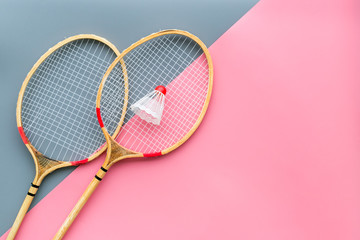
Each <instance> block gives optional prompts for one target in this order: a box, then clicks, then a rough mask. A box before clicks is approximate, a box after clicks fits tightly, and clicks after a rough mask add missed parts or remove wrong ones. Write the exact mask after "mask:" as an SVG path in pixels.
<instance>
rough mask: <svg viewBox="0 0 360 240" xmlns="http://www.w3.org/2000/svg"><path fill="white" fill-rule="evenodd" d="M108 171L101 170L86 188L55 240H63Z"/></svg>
mask: <svg viewBox="0 0 360 240" xmlns="http://www.w3.org/2000/svg"><path fill="white" fill-rule="evenodd" d="M106 171H107V170H106V169H105V168H103V167H102V168H101V169H100V170H99V171H98V172H97V173H96V175H95V177H94V179H93V180H92V181H91V183H90V184H89V186H88V187H87V188H86V190H85V192H84V193H83V195H82V196H81V197H80V199H79V201H78V202H77V203H76V205H75V207H74V208H73V209H72V211H71V212H70V214H69V215H68V216H67V218H66V219H65V221H64V223H63V224H62V225H61V227H60V229H59V230H58V232H57V233H56V235H55V236H54V238H53V240H55V239H56V240H58V239H62V238H63V237H64V235H65V233H66V232H67V231H68V229H69V228H70V226H71V224H72V223H73V222H74V220H75V218H76V217H77V215H78V214H79V213H80V211H81V209H82V208H83V207H84V205H85V203H86V202H87V201H88V199H89V197H90V196H91V195H92V193H93V192H94V190H95V189H96V187H97V186H98V185H99V183H100V181H101V180H102V178H103V177H104V176H105V174H106Z"/></svg>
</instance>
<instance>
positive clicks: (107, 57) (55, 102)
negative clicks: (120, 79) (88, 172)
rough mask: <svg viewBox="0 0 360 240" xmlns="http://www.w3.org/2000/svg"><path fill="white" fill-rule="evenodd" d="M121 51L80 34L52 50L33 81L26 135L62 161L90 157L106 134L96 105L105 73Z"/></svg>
mask: <svg viewBox="0 0 360 240" xmlns="http://www.w3.org/2000/svg"><path fill="white" fill-rule="evenodd" d="M115 58H116V54H115V53H114V52H113V50H112V49H111V48H110V47H108V46H107V45H105V44H103V43H101V42H98V41H95V40H92V39H86V40H77V41H74V42H71V43H68V44H66V45H64V46H63V47H61V48H59V49H58V50H56V51H55V52H54V53H52V54H51V55H50V56H49V57H48V58H47V59H45V60H44V62H43V63H42V64H41V65H40V66H39V67H38V69H37V70H36V71H35V73H34V74H33V76H32V78H31V80H30V81H29V83H28V85H27V87H26V89H25V93H24V97H23V102H22V113H21V114H22V123H23V128H24V132H25V134H26V136H27V137H28V139H29V140H30V142H31V143H32V144H33V145H34V147H35V148H36V149H38V150H40V151H41V152H42V153H44V155H46V156H48V157H50V158H53V159H59V160H63V161H76V160H80V159H82V158H86V157H88V156H90V154H93V153H94V152H95V151H97V150H98V149H99V147H100V146H101V145H102V144H103V143H104V141H105V138H104V136H103V134H102V133H101V131H100V128H99V127H98V123H97V119H96V116H94V106H95V101H96V94H97V89H98V86H99V83H100V79H101V78H102V76H103V74H104V73H105V71H106V69H107V67H108V66H109V65H110V63H111V62H112V61H113V60H114V59H115Z"/></svg>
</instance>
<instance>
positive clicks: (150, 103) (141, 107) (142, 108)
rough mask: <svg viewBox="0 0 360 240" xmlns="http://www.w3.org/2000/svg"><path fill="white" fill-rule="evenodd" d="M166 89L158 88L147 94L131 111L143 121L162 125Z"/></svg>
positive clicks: (131, 107) (132, 106)
mask: <svg viewBox="0 0 360 240" xmlns="http://www.w3.org/2000/svg"><path fill="white" fill-rule="evenodd" d="M165 94H166V88H165V87H164V86H161V85H160V86H157V87H156V88H155V90H154V91H152V92H150V93H148V94H146V95H145V96H144V97H142V98H141V99H140V100H139V101H137V102H136V103H134V104H133V105H131V106H130V109H131V110H132V111H133V112H134V113H135V114H136V115H138V116H139V117H140V118H141V119H143V120H145V121H147V122H149V123H152V124H155V125H160V121H161V117H162V113H163V110H164V105H165Z"/></svg>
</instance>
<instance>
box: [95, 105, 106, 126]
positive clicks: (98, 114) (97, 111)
mask: <svg viewBox="0 0 360 240" xmlns="http://www.w3.org/2000/svg"><path fill="white" fill-rule="evenodd" d="M96 116H97V118H98V121H99V124H100V127H102V128H103V127H104V123H103V121H102V119H101V115H100V108H96Z"/></svg>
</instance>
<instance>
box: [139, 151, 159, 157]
mask: <svg viewBox="0 0 360 240" xmlns="http://www.w3.org/2000/svg"><path fill="white" fill-rule="evenodd" d="M143 155H144V157H157V156H161V155H162V153H161V152H155V153H144V154H143Z"/></svg>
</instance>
